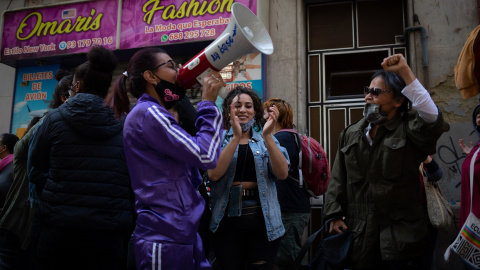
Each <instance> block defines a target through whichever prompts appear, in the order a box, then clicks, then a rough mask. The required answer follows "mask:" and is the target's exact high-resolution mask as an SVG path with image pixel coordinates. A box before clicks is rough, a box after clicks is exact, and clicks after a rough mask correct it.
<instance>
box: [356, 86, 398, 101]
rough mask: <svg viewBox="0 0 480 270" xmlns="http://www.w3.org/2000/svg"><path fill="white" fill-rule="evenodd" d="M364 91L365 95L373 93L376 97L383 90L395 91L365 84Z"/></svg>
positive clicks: (386, 91)
mask: <svg viewBox="0 0 480 270" xmlns="http://www.w3.org/2000/svg"><path fill="white" fill-rule="evenodd" d="M363 91H364V92H365V96H366V95H368V94H372V96H373V97H374V98H377V97H378V95H380V94H381V93H382V92H385V93H393V91H391V90H383V89H381V88H378V87H373V88H370V87H368V86H365V87H364V88H363Z"/></svg>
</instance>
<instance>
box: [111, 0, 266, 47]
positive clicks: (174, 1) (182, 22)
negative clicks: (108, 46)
mask: <svg viewBox="0 0 480 270" xmlns="http://www.w3.org/2000/svg"><path fill="white" fill-rule="evenodd" d="M235 2H237V3H241V4H243V5H245V6H246V7H248V8H249V9H250V10H251V11H252V12H253V13H255V14H257V1H252V0H203V1H202V0H124V1H123V7H122V23H121V34H120V48H119V49H130V48H138V47H148V46H155V45H164V44H171V43H182V42H192V41H200V40H213V39H215V38H217V37H218V36H219V35H220V34H221V33H222V32H223V30H224V29H225V28H226V27H227V25H228V23H229V22H230V17H231V6H232V5H233V3H235Z"/></svg>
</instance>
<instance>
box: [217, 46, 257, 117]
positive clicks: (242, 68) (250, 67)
mask: <svg viewBox="0 0 480 270" xmlns="http://www.w3.org/2000/svg"><path fill="white" fill-rule="evenodd" d="M262 61H263V59H262V54H260V53H251V54H248V55H245V56H242V57H240V58H239V59H237V60H235V61H233V62H232V63H231V64H230V65H228V66H226V67H225V68H224V69H222V71H220V74H222V78H223V80H224V81H225V83H226V84H227V89H228V91H230V90H232V89H234V88H235V87H237V86H242V87H245V88H250V89H253V90H255V92H256V94H257V95H258V97H259V98H260V99H261V100H262V102H264V101H265V100H264V99H263V79H262ZM222 102H223V99H222V98H220V97H217V100H216V102H215V103H216V104H217V106H218V107H219V108H222Z"/></svg>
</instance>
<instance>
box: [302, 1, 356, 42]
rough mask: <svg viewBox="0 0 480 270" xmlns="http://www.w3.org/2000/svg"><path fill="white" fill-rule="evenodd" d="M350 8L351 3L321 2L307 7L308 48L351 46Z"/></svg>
mask: <svg viewBox="0 0 480 270" xmlns="http://www.w3.org/2000/svg"><path fill="white" fill-rule="evenodd" d="M352 10H353V9H352V3H338V4H323V5H316V6H311V7H309V8H308V37H309V43H308V48H309V50H310V51H314V50H326V49H336V48H353V11H352Z"/></svg>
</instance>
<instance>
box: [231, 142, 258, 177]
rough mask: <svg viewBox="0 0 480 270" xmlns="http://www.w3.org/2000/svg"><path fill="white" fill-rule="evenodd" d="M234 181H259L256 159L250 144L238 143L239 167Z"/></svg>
mask: <svg viewBox="0 0 480 270" xmlns="http://www.w3.org/2000/svg"><path fill="white" fill-rule="evenodd" d="M245 155H246V156H245ZM233 182H257V174H256V172H255V161H254V160H253V153H252V149H250V146H249V145H248V144H239V145H238V157H237V169H236V170H235V177H234V178H233Z"/></svg>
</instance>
